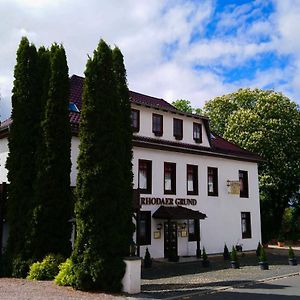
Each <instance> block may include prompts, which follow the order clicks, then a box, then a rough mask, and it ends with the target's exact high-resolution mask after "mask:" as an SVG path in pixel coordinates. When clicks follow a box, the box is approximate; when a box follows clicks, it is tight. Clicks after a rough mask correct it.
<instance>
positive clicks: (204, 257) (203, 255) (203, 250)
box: [202, 247, 208, 261]
mask: <svg viewBox="0 0 300 300" xmlns="http://www.w3.org/2000/svg"><path fill="white" fill-rule="evenodd" d="M202 260H203V261H208V257H207V254H206V251H205V248H204V247H203V249H202Z"/></svg>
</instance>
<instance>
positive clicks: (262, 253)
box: [259, 247, 268, 262]
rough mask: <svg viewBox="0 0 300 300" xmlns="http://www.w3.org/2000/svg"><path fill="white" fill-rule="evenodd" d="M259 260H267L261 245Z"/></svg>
mask: <svg viewBox="0 0 300 300" xmlns="http://www.w3.org/2000/svg"><path fill="white" fill-rule="evenodd" d="M259 261H261V262H267V261H268V259H267V254H266V251H265V249H264V247H261V250H260V255H259Z"/></svg>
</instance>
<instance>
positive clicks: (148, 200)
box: [141, 197, 197, 205]
mask: <svg viewBox="0 0 300 300" xmlns="http://www.w3.org/2000/svg"><path fill="white" fill-rule="evenodd" d="M141 205H197V200H196V199H190V198H157V197H141Z"/></svg>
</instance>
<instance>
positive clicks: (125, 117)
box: [112, 47, 134, 256]
mask: <svg viewBox="0 0 300 300" xmlns="http://www.w3.org/2000/svg"><path fill="white" fill-rule="evenodd" d="M112 55H113V69H114V74H115V80H116V86H117V88H116V91H117V95H118V100H119V107H120V110H119V112H118V114H119V116H120V122H121V125H120V128H119V131H120V133H121V139H122V141H121V146H122V148H120V154H119V155H118V158H119V159H120V166H121V168H122V172H123V174H122V175H123V180H124V181H123V191H122V198H120V200H121V202H120V203H119V207H120V208H121V210H119V218H118V219H119V222H120V223H119V226H120V228H122V231H120V239H121V240H120V246H119V247H120V248H122V249H123V250H122V251H123V255H124V256H125V255H128V249H129V245H130V241H131V239H132V235H133V232H134V225H133V223H132V216H133V211H132V210H133V206H132V198H133V195H132V182H133V173H132V126H131V104H130V97H129V90H128V86H127V79H126V69H125V65H124V58H123V55H122V52H121V51H120V49H119V48H118V47H115V48H114V49H113V51H112Z"/></svg>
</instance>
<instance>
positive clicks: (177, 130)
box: [173, 118, 183, 140]
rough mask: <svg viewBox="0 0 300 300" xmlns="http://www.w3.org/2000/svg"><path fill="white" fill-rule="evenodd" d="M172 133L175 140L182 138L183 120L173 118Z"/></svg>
mask: <svg viewBox="0 0 300 300" xmlns="http://www.w3.org/2000/svg"><path fill="white" fill-rule="evenodd" d="M173 135H174V137H175V139H176V140H182V137H183V121H182V120H180V119H175V118H174V119H173Z"/></svg>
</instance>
